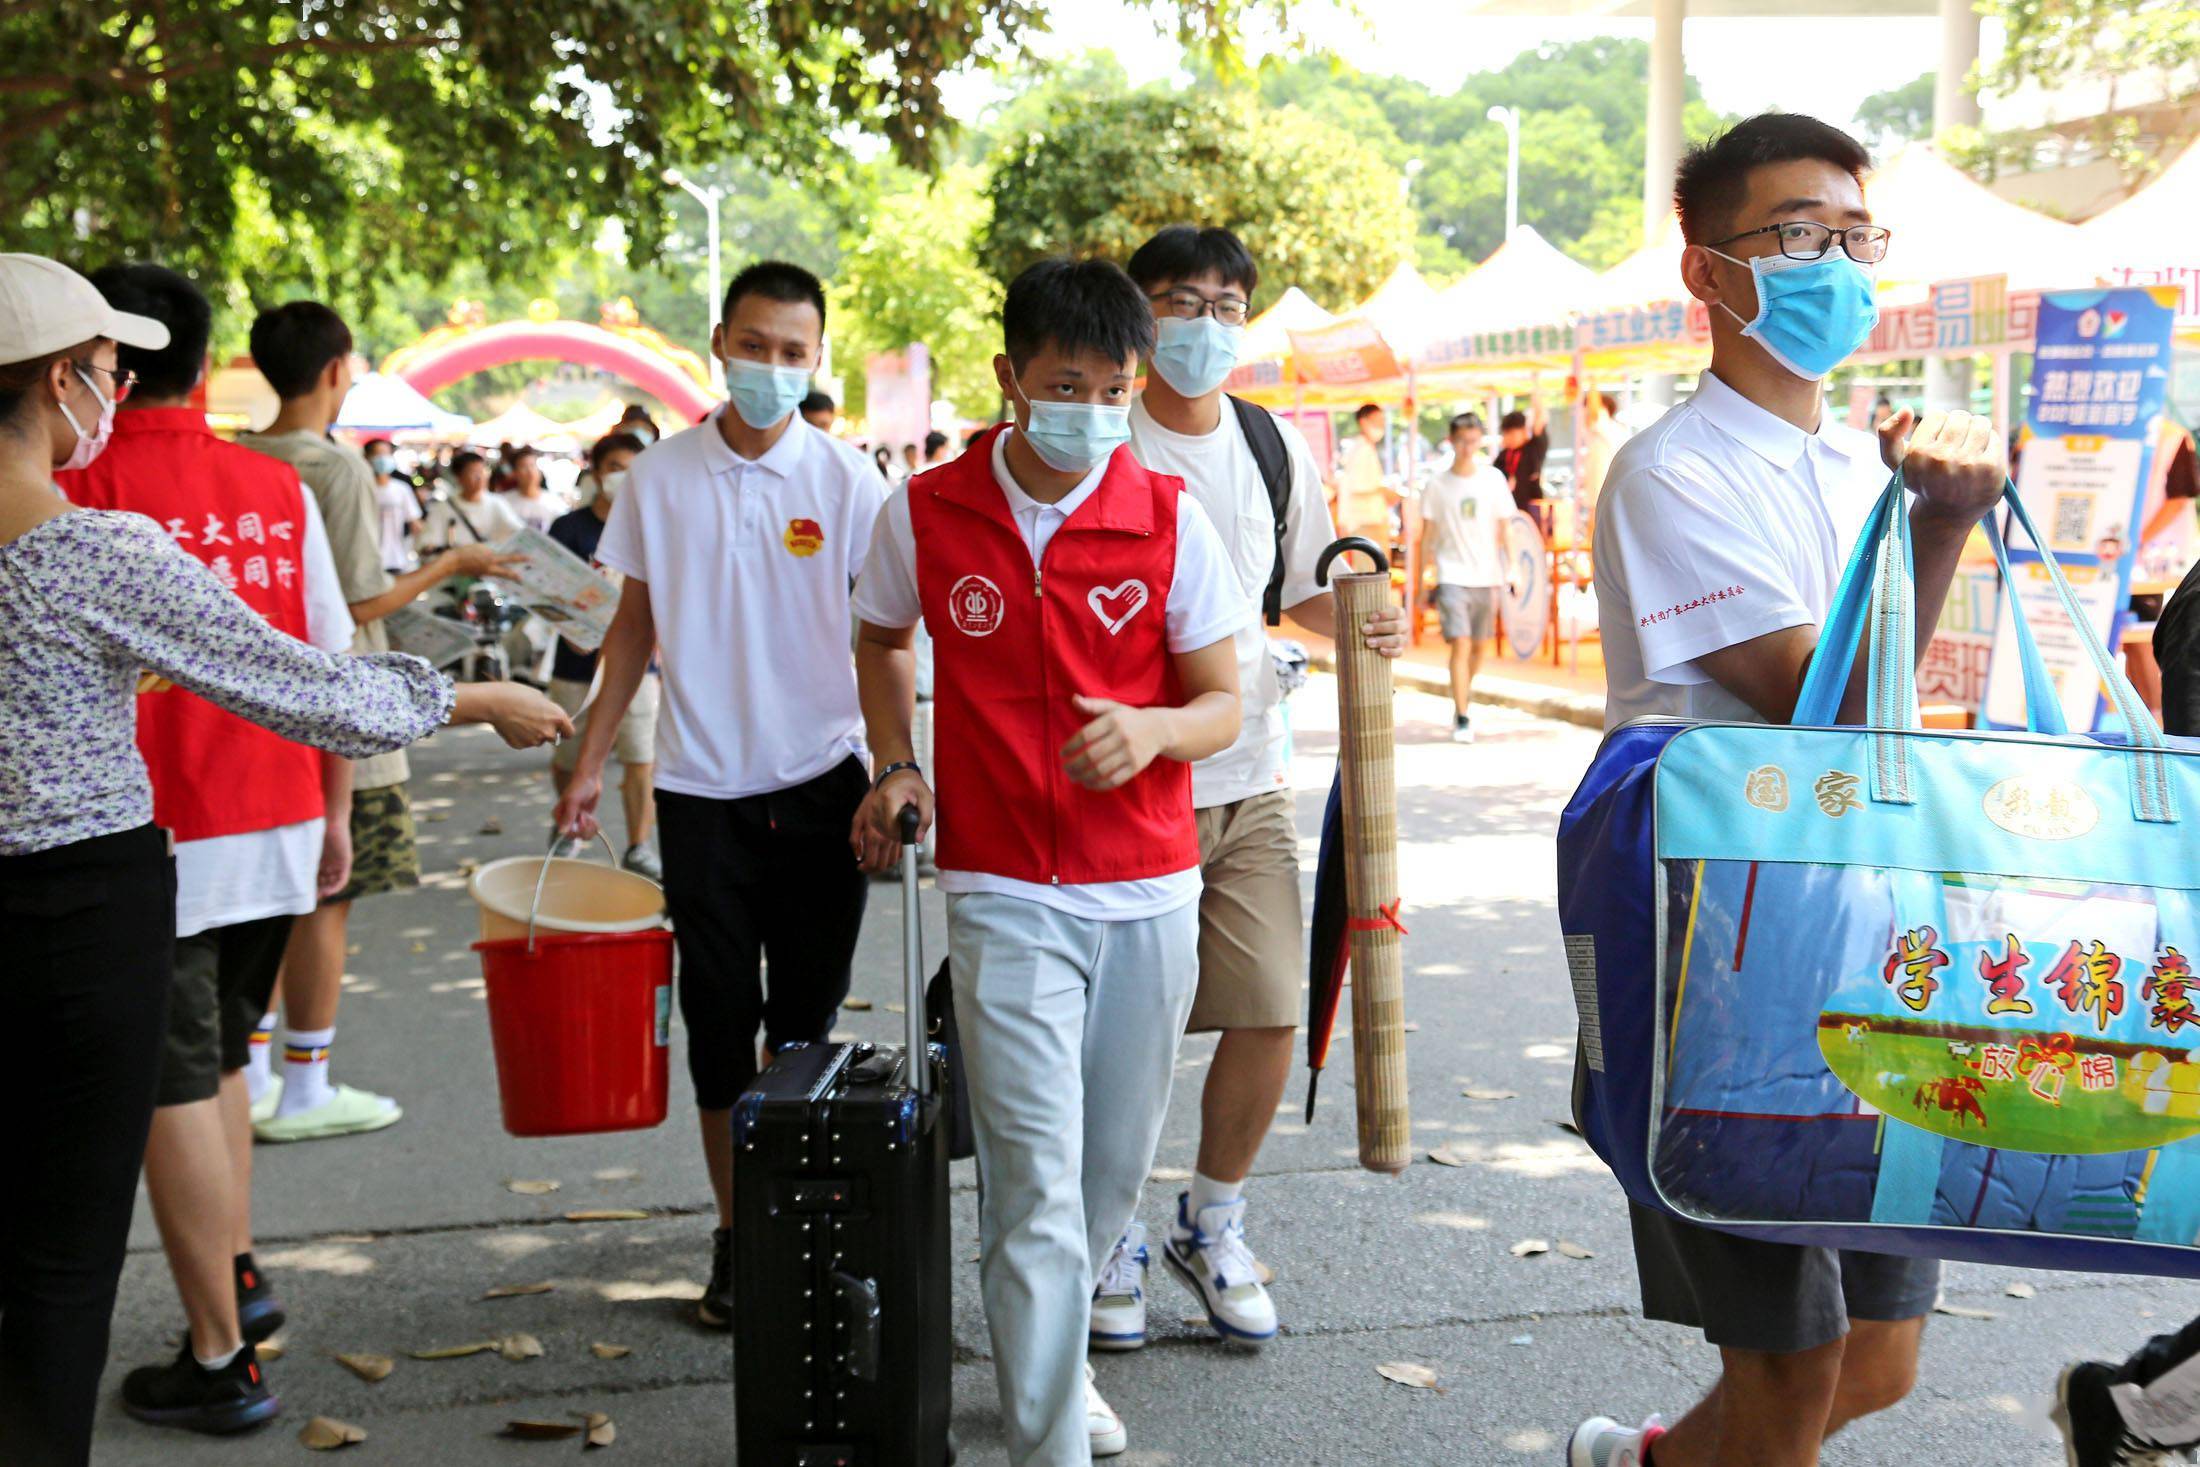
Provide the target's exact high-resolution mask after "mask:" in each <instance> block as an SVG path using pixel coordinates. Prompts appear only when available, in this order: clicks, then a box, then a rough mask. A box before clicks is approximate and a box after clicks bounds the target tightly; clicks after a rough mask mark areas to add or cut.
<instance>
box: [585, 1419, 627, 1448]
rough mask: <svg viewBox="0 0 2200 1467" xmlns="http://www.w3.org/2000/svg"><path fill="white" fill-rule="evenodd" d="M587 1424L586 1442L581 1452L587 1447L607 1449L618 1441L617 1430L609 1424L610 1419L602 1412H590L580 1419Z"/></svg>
mask: <svg viewBox="0 0 2200 1467" xmlns="http://www.w3.org/2000/svg"><path fill="white" fill-rule="evenodd" d="M581 1419H582V1420H583V1421H585V1422H586V1423H587V1424H588V1440H587V1441H586V1442H585V1443H583V1444H582V1447H581V1450H583V1451H586V1450H587V1449H588V1448H589V1447H608V1446H610V1445H611V1444H612V1443H613V1442H615V1441H617V1440H618V1439H619V1430H618V1428H617V1427H615V1426H613V1425H612V1424H611V1417H610V1416H609V1415H608V1414H606V1413H605V1412H602V1411H590V1412H587V1413H585V1414H584V1415H583V1416H582V1418H581Z"/></svg>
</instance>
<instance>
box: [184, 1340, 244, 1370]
mask: <svg viewBox="0 0 2200 1467" xmlns="http://www.w3.org/2000/svg"><path fill="white" fill-rule="evenodd" d="M243 1353H244V1346H242V1345H239V1346H238V1347H237V1348H236V1349H234V1350H231V1351H230V1352H229V1353H228V1354H226V1355H216V1356H215V1357H214V1358H213V1359H211V1360H209V1359H207V1358H206V1357H205V1356H204V1355H201V1354H199V1353H198V1352H197V1351H196V1350H194V1351H192V1352H191V1358H192V1359H193V1360H196V1361H198V1362H199V1369H201V1370H203V1371H206V1372H207V1373H208V1374H209V1375H211V1374H212V1373H213V1372H215V1371H217V1370H219V1369H221V1368H222V1367H223V1366H225V1365H227V1364H228V1363H229V1362H230V1361H232V1360H234V1359H236V1358H237V1357H238V1356H239V1355H242V1354H243Z"/></svg>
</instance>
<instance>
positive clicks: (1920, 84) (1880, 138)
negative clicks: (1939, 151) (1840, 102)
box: [1856, 71, 1934, 153]
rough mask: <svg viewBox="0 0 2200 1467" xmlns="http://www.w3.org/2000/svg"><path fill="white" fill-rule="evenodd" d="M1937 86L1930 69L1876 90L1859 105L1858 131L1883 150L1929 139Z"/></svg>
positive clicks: (1870, 142) (1890, 149)
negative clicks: (1891, 85) (1886, 88)
mask: <svg viewBox="0 0 2200 1467" xmlns="http://www.w3.org/2000/svg"><path fill="white" fill-rule="evenodd" d="M1933 87H1934V73H1932V72H1930V71H1928V72H1926V73H1925V74H1924V75H1923V76H1921V77H1919V78H1918V79H1917V80H1915V81H1910V82H1904V83H1903V84H1902V85H1901V86H1899V87H1893V88H1890V89H1889V90H1887V91H1884V92H1874V93H1872V94H1871V95H1870V96H1868V97H1866V98H1865V99H1864V100H1863V101H1862V102H1859V103H1858V104H1857V107H1856V128H1857V131H1858V132H1860V133H1861V134H1863V138H1864V141H1865V142H1866V143H1867V144H1868V145H1870V146H1871V148H1872V149H1873V150H1874V151H1876V152H1880V153H1888V152H1892V151H1893V150H1894V149H1896V148H1898V147H1900V146H1901V145H1902V144H1904V143H1914V142H1923V141H1925V140H1926V139H1929V138H1930V137H1932V135H1933Z"/></svg>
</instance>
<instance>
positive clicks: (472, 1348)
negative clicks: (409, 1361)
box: [406, 1340, 497, 1360]
mask: <svg viewBox="0 0 2200 1467" xmlns="http://www.w3.org/2000/svg"><path fill="white" fill-rule="evenodd" d="M496 1347H497V1341H495V1340H474V1341H471V1342H469V1343H467V1344H463V1345H444V1346H441V1347H440V1348H438V1349H434V1350H409V1351H407V1352H406V1353H407V1354H409V1355H411V1356H412V1357H413V1359H415V1360H457V1359H459V1358H460V1357H462V1356H466V1355H479V1354H481V1353H482V1352H483V1351H484V1350H494V1349H495V1348H496Z"/></svg>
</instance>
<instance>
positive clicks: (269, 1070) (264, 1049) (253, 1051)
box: [244, 1013, 275, 1105]
mask: <svg viewBox="0 0 2200 1467" xmlns="http://www.w3.org/2000/svg"><path fill="white" fill-rule="evenodd" d="M274 1053H275V1015H274V1014H273V1013H269V1014H268V1015H267V1016H266V1017H265V1018H263V1019H261V1020H260V1022H259V1025H258V1027H256V1028H255V1029H253V1031H252V1043H251V1047H250V1048H249V1049H247V1050H246V1051H245V1058H244V1090H245V1094H246V1095H248V1096H250V1097H251V1099H252V1103H253V1104H254V1105H257V1104H259V1103H260V1097H261V1096H263V1095H265V1094H267V1087H268V1086H270V1085H272V1084H274V1083H275V1069H274V1059H273V1056H274Z"/></svg>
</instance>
